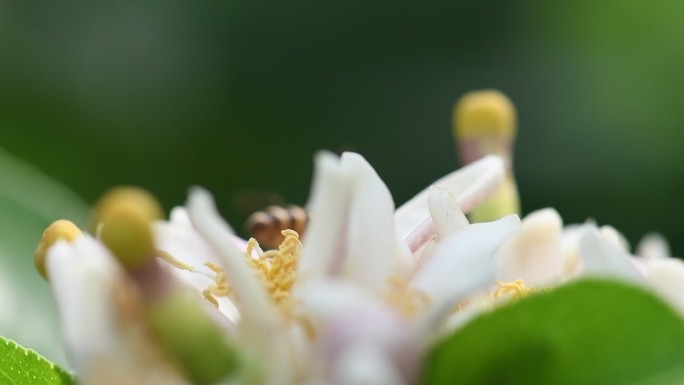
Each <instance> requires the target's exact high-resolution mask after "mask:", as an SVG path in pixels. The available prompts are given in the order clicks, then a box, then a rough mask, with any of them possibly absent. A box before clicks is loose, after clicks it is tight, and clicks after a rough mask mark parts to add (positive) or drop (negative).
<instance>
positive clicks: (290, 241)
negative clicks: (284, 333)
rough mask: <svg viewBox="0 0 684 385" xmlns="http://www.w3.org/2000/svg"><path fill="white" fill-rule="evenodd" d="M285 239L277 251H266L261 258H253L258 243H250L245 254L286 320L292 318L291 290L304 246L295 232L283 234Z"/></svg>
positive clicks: (295, 279)
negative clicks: (252, 253) (252, 254)
mask: <svg viewBox="0 0 684 385" xmlns="http://www.w3.org/2000/svg"><path fill="white" fill-rule="evenodd" d="M281 234H283V236H284V237H285V239H284V240H283V242H282V243H281V244H280V246H279V247H278V249H277V250H268V251H265V252H264V253H263V254H262V255H261V256H260V257H259V258H252V256H251V252H252V249H253V248H254V247H258V244H257V243H256V241H254V242H253V243H251V244H250V242H251V241H252V240H251V239H250V242H248V245H247V251H246V252H245V254H246V255H247V257H248V260H249V262H250V263H251V264H252V267H254V269H255V270H256V271H258V272H259V273H260V274H261V277H262V279H263V281H264V283H265V285H266V287H267V289H268V291H269V293H270V294H271V299H272V300H273V302H275V303H276V304H277V305H278V307H279V308H280V310H281V312H282V313H283V314H284V315H286V318H288V319H291V318H292V307H293V301H292V296H291V289H292V287H293V285H294V284H295V282H296V281H297V264H298V263H299V257H300V253H301V248H302V244H301V242H300V241H299V234H298V233H297V232H296V231H294V230H290V229H288V230H283V231H282V232H281Z"/></svg>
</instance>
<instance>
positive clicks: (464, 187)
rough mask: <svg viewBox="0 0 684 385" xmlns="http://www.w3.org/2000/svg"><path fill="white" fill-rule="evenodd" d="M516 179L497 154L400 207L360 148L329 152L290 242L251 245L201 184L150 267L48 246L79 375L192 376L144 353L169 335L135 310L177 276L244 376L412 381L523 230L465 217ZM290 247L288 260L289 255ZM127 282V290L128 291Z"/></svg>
mask: <svg viewBox="0 0 684 385" xmlns="http://www.w3.org/2000/svg"><path fill="white" fill-rule="evenodd" d="M503 175H504V170H503V163H502V161H501V160H500V159H498V158H496V157H488V158H485V159H483V160H481V161H479V162H476V163H474V164H472V165H470V166H468V167H466V168H464V169H462V170H459V171H457V172H455V173H453V174H450V175H448V176H446V177H445V178H443V179H441V180H439V181H438V182H436V184H435V186H434V187H432V188H429V189H426V190H425V191H423V192H422V193H420V194H418V195H417V196H416V197H415V198H414V199H412V200H411V201H409V202H408V203H407V204H406V205H404V206H402V207H401V208H400V209H398V210H396V212H395V210H394V203H393V201H392V197H391V195H390V193H389V191H388V189H387V187H386V186H385V185H384V183H383V182H382V180H381V179H380V178H379V177H378V175H377V174H376V173H375V171H374V170H373V169H372V167H371V166H370V165H369V164H368V163H367V162H366V161H365V160H364V159H363V158H362V157H361V156H360V155H358V154H352V153H345V154H343V155H342V157H341V158H338V157H336V156H335V155H332V154H328V153H321V154H319V155H318V156H317V157H316V173H315V175H314V183H313V187H312V193H311V199H310V203H309V206H308V208H309V211H310V216H311V223H310V226H309V229H308V232H307V237H306V238H305V239H304V243H303V245H300V244H299V242H298V241H297V237H296V234H292V233H288V234H287V235H288V237H286V241H285V243H287V245H285V246H281V249H280V251H273V252H271V251H269V252H266V253H264V252H263V251H261V250H260V249H259V248H258V247H254V245H253V243H251V242H250V244H249V245H248V244H246V243H245V242H244V241H242V240H239V239H237V238H236V237H235V236H234V235H233V231H232V229H231V228H230V226H229V225H228V224H227V223H226V222H225V221H224V220H223V219H222V218H221V217H220V216H219V215H218V213H217V211H216V209H215V207H214V204H213V201H212V198H211V196H210V195H209V193H208V192H206V191H204V190H202V189H199V188H195V189H193V190H192V191H191V194H190V197H189V199H188V205H187V208H177V209H174V210H173V212H172V215H171V220H170V221H169V222H166V221H158V222H157V223H156V224H155V225H154V248H155V251H154V254H156V255H157V256H158V258H157V259H156V260H154V261H153V263H152V264H149V263H148V264H141V266H142V267H139V266H137V265H136V264H137V262H136V263H134V264H133V265H135V266H137V267H131V265H129V264H130V261H128V262H126V263H129V264H126V263H125V266H126V268H122V267H121V265H119V264H118V263H117V262H116V261H117V258H119V259H120V257H119V256H117V257H116V258H115V257H114V256H113V255H112V254H111V253H110V252H109V251H108V250H107V248H106V247H104V246H103V244H102V243H100V242H98V241H97V240H95V239H93V238H91V237H90V236H89V235H83V236H82V237H80V238H78V239H77V240H75V241H72V243H67V242H65V241H58V242H56V243H54V245H53V246H52V247H50V248H49V249H48V251H47V257H46V259H47V273H48V276H49V277H50V281H51V284H52V287H53V292H54V293H55V297H56V299H57V303H58V306H59V310H60V314H62V319H63V322H64V329H65V334H66V336H67V344H68V346H69V349H70V351H71V352H72V357H73V358H74V364H75V366H76V369H77V372H78V373H81V374H84V376H83V377H81V378H82V379H83V382H87V383H98V382H97V381H99V380H100V378H99V377H98V376H99V375H100V374H102V373H107V372H106V371H102V370H103V369H102V367H103V366H104V367H108V368H112V369H111V370H112V371H118V370H123V371H125V372H126V373H128V374H127V377H126V378H130V381H133V383H135V382H134V381H138V382H140V383H143V382H144V383H172V381H176V382H179V383H182V381H183V379H182V376H181V375H180V373H186V372H187V371H188V370H189V369H188V368H187V367H183V365H182V364H183V363H182V362H181V365H180V367H178V368H176V367H174V366H173V365H171V364H170V362H169V361H164V360H160V359H159V356H160V355H159V354H157V355H149V356H147V355H146V354H147V352H148V351H152V352H159V351H160V350H164V349H168V346H169V345H168V344H165V343H164V342H165V341H164V339H163V338H162V339H161V340H155V338H154V336H152V335H149V334H144V333H143V332H142V331H141V330H145V327H146V326H145V325H146V324H147V323H150V322H156V321H155V320H153V321H150V320H149V319H148V318H146V317H149V315H147V314H146V313H145V312H144V311H138V310H140V308H150V307H152V308H154V307H155V306H156V304H157V303H158V302H162V299H163V298H165V297H167V296H169V297H170V296H171V294H169V293H175V291H173V290H171V289H168V288H167V286H174V285H177V283H178V282H182V283H183V284H184V285H185V286H188V287H194V288H195V291H196V293H197V294H196V296H195V298H196V300H197V301H198V302H202V304H201V306H200V307H199V308H201V309H203V310H202V311H203V312H206V314H207V315H208V316H209V317H210V318H211V319H213V320H215V321H216V322H217V325H219V326H220V328H221V330H223V333H225V335H226V339H227V341H230V343H229V345H230V346H234V347H235V349H236V350H237V351H238V352H239V355H240V356H241V357H242V358H241V360H242V361H241V363H242V365H243V366H244V367H246V368H247V369H248V370H247V371H246V372H239V373H234V374H235V375H236V376H237V377H234V380H235V381H238V382H244V383H266V384H314V383H316V384H318V383H327V384H344V385H351V384H368V383H373V384H402V383H403V384H410V383H412V382H413V381H414V380H415V376H416V375H417V370H418V368H419V365H420V360H421V358H422V357H423V354H424V353H425V350H426V349H427V347H428V346H429V344H430V343H431V342H432V341H433V340H434V338H435V337H437V336H438V333H439V332H440V330H443V328H444V327H446V320H447V318H449V317H450V316H451V315H452V314H454V311H455V306H456V305H457V304H458V303H459V302H460V301H462V300H463V299H465V298H466V297H467V296H468V295H470V294H473V293H475V292H478V291H481V290H486V289H487V288H488V287H490V286H491V285H492V284H493V280H494V276H495V268H494V263H493V255H494V253H495V251H496V250H497V248H498V247H499V245H501V244H502V243H503V242H504V241H506V240H507V239H509V238H510V237H511V236H513V235H514V234H516V232H518V231H519V228H520V221H519V219H518V218H517V216H515V215H512V216H508V217H505V218H502V219H500V220H498V221H494V222H491V223H480V224H473V225H470V224H468V221H467V220H466V219H465V216H464V214H463V211H467V210H470V209H472V208H473V207H475V206H476V205H477V204H478V203H480V202H482V201H483V200H485V199H486V198H487V197H488V196H489V195H490V194H491V193H492V192H493V191H494V190H495V189H496V187H497V185H498V183H500V181H501V178H502V176H503ZM112 237H113V236H110V238H112ZM285 243H284V244H285ZM300 247H301V252H300ZM116 248H117V250H118V249H119V248H120V247H119V246H117V247H116ZM245 248H248V249H250V251H249V253H248V254H246V253H245ZM286 254H287V256H286ZM286 257H287V258H290V259H288V261H289V262H287V263H289V264H290V265H287V266H285V265H279V264H280V263H281V262H282V260H281V259H283V258H286ZM283 260H284V259H283ZM159 263H161V264H162V265H160V266H163V268H161V270H159V271H157V270H158V269H157V268H156V267H155V266H157V265H158V264H159ZM276 265H277V266H276ZM283 266H285V267H283ZM288 266H289V267H288ZM293 266H294V268H292V267H293ZM291 268H292V269H291ZM287 269H290V270H291V271H289V270H288V271H289V272H288V273H287V274H285V275H283V274H284V273H282V271H285V270H287ZM276 270H277V271H276ZM165 272H171V273H172V275H173V277H174V278H173V281H175V282H176V283H173V284H170V283H169V282H167V281H168V278H169V277H171V276H169V277H166V274H165ZM120 292H126V293H127V294H126V295H127V297H126V298H128V299H127V300H126V301H124V302H123V303H122V301H121V298H119V295H120ZM129 303H134V304H136V306H139V308H137V309H138V310H135V311H133V310H131V309H129V308H127V306H129ZM134 308H135V307H134ZM93 311H96V313H95V314H93ZM122 318H125V319H127V320H128V321H130V322H127V323H126V322H125V323H121V322H119V320H120V319H122ZM169 322H172V320H169ZM136 325H137V326H136ZM155 325H156V324H153V326H155ZM156 326H157V328H158V327H159V325H156ZM155 330H156V329H155ZM177 332H178V333H184V332H187V331H184V330H178V331H177ZM136 333H137V334H136ZM135 335H144V336H145V337H148V338H145V339H136V338H132V337H131V336H135ZM202 342H203V341H197V343H198V344H201V343H202ZM172 346H174V345H172ZM172 353H173V352H172ZM141 355H145V357H148V358H146V359H138V358H139V357H140V356H141ZM110 363H113V364H112V366H107V365H109V364H110ZM86 374H87V375H86ZM152 374H154V375H155V376H158V377H152ZM104 380H106V378H103V379H102V381H104ZM130 381H129V382H130ZM155 381H156V382H155ZM101 383H104V382H101Z"/></svg>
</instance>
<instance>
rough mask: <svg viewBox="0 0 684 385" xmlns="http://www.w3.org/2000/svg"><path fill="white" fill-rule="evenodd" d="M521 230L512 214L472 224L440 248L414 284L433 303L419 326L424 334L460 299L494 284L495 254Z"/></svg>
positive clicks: (439, 245)
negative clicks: (491, 220)
mask: <svg viewBox="0 0 684 385" xmlns="http://www.w3.org/2000/svg"><path fill="white" fill-rule="evenodd" d="M518 231H520V219H519V218H518V216H517V215H509V216H507V217H504V218H501V219H499V220H497V221H494V222H487V223H476V224H473V225H470V226H468V227H466V228H464V229H463V230H460V231H458V232H457V233H455V234H453V235H451V236H450V237H448V238H446V239H444V240H443V241H442V242H440V243H439V244H438V245H437V247H436V249H435V251H434V254H433V255H432V256H431V257H430V259H429V260H428V261H427V262H426V264H425V265H424V266H423V268H422V269H421V270H419V271H418V272H417V273H416V275H415V277H414V279H413V281H412V285H413V287H414V288H416V289H418V290H419V291H421V292H423V293H425V294H427V295H428V297H429V298H430V300H431V303H430V307H429V308H428V310H427V311H426V312H425V313H424V314H423V315H422V316H421V319H420V320H419V323H418V327H419V329H420V330H421V331H422V333H424V334H425V333H427V334H428V335H430V334H431V333H433V332H434V330H435V329H436V327H437V326H438V325H439V324H440V323H441V322H442V321H443V320H444V319H445V317H446V316H447V315H448V314H449V313H450V312H451V311H452V309H453V307H454V306H455V305H456V303H458V301H459V300H461V299H462V298H463V297H465V296H466V295H468V294H470V293H472V292H474V291H475V290H477V289H480V288H484V287H486V286H488V285H489V284H491V283H492V281H493V280H494V274H495V266H494V262H493V255H494V252H495V251H496V249H497V248H498V247H499V246H500V245H501V244H502V243H503V242H505V241H506V240H508V239H509V238H511V237H512V236H513V235H515V234H516V233H517V232H518Z"/></svg>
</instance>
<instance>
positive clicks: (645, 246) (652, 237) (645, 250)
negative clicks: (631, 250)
mask: <svg viewBox="0 0 684 385" xmlns="http://www.w3.org/2000/svg"><path fill="white" fill-rule="evenodd" d="M636 254H637V256H639V257H641V258H643V259H663V258H670V256H671V254H670V246H669V245H668V244H667V241H666V240H665V238H664V237H663V236H662V235H660V234H656V233H650V234H647V235H646V236H645V237H643V238H642V239H641V241H640V242H639V245H638V246H637V251H636Z"/></svg>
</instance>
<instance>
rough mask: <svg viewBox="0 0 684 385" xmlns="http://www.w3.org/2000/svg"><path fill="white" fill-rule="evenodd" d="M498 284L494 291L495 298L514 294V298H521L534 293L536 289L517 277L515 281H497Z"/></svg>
mask: <svg viewBox="0 0 684 385" xmlns="http://www.w3.org/2000/svg"><path fill="white" fill-rule="evenodd" d="M496 284H497V285H498V286H499V288H498V289H496V291H495V292H494V298H500V297H503V296H504V295H512V296H513V299H520V298H523V297H526V296H528V295H530V294H532V293H534V289H532V288H531V287H528V286H527V285H525V282H524V281H523V280H522V279H516V280H515V281H513V282H502V281H497V282H496Z"/></svg>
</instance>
